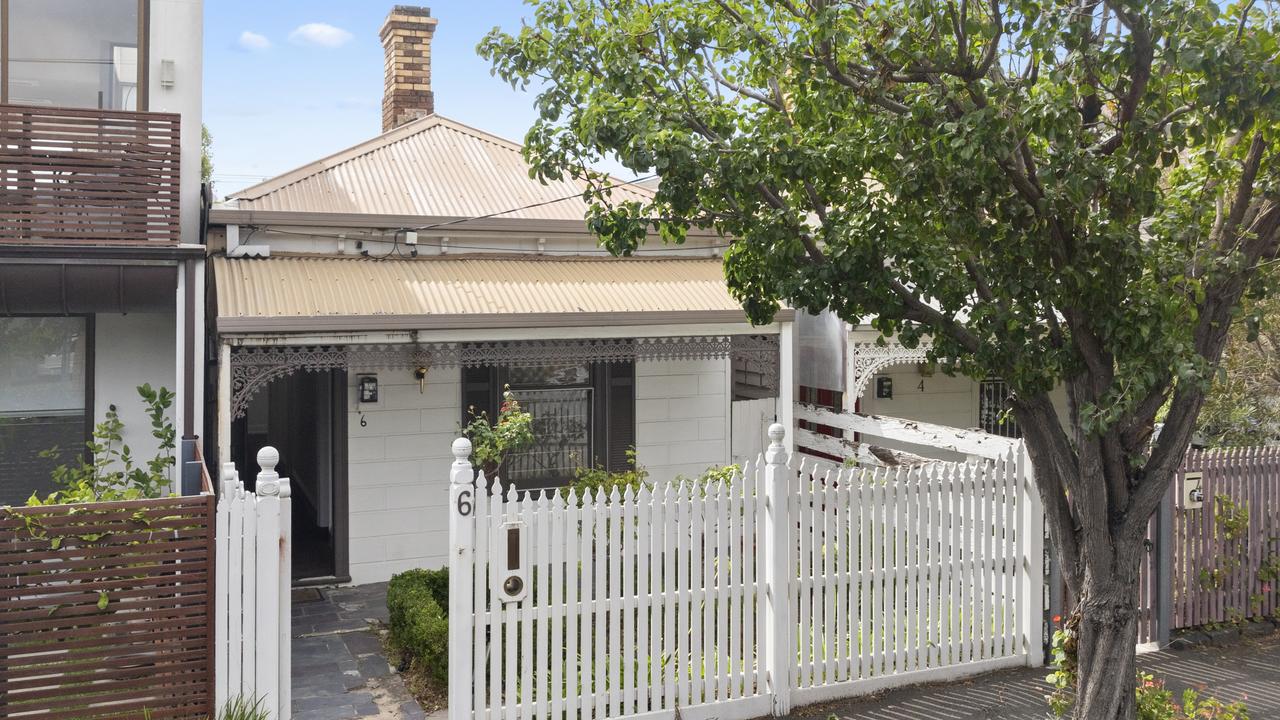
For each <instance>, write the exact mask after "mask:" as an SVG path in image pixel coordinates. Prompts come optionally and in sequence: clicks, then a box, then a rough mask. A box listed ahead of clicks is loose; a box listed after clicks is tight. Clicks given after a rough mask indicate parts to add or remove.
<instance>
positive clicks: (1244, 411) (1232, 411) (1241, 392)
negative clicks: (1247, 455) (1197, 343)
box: [1200, 297, 1280, 447]
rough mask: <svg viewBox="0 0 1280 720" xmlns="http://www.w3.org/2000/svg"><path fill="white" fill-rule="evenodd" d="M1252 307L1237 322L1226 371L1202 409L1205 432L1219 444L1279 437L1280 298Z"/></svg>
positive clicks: (1260, 442)
mask: <svg viewBox="0 0 1280 720" xmlns="http://www.w3.org/2000/svg"><path fill="white" fill-rule="evenodd" d="M1251 310H1252V312H1250V313H1248V314H1247V315H1246V318H1245V320H1246V321H1241V322H1237V323H1236V324H1235V325H1233V326H1232V328H1231V334H1230V336H1229V337H1228V340H1227V347H1226V349H1225V350H1224V351H1223V355H1222V372H1221V373H1219V375H1218V377H1217V379H1216V380H1215V381H1214V383H1213V388H1212V389H1211V390H1210V391H1209V395H1208V397H1206V398H1205V403H1204V409H1203V410H1201V411H1200V433H1201V435H1203V436H1204V439H1205V441H1206V442H1207V443H1208V444H1209V445H1211V446H1214V447H1236V446H1241V445H1267V444H1272V443H1275V442H1277V441H1280V298H1274V297H1273V298H1269V299H1268V300H1266V301H1265V302H1262V303H1258V304H1257V305H1256V306H1255V307H1253V308H1251ZM1253 318H1256V320H1255V321H1252V322H1250V321H1248V320H1251V319H1253Z"/></svg>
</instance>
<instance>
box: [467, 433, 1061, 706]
mask: <svg viewBox="0 0 1280 720" xmlns="http://www.w3.org/2000/svg"><path fill="white" fill-rule="evenodd" d="M769 435H770V439H771V440H772V444H771V445H770V447H769V449H768V451H767V452H766V454H765V457H763V458H761V459H760V460H759V461H757V462H756V463H752V464H748V465H747V466H746V467H744V468H743V469H742V470H741V471H740V472H738V473H736V474H735V475H734V476H733V477H732V478H731V479H730V480H729V481H727V482H712V483H708V484H699V483H682V484H678V485H677V484H662V485H659V486H657V487H656V488H653V489H652V490H651V489H649V488H641V489H640V490H639V491H634V490H628V491H626V492H625V493H618V492H617V491H616V490H615V491H613V492H612V493H611V494H610V495H609V496H607V497H606V496H602V495H599V494H591V493H588V494H587V496H586V497H582V498H579V497H576V496H575V495H574V494H573V493H572V492H568V493H564V492H560V491H553V492H551V493H547V494H542V495H540V496H539V497H536V498H535V497H529V496H517V495H516V494H514V493H512V492H511V491H509V490H508V491H507V493H506V494H505V497H503V494H502V493H501V492H499V491H498V489H497V488H498V484H497V483H495V484H494V485H493V486H492V487H491V488H487V489H486V488H477V487H476V486H475V483H474V477H475V471H474V470H473V469H472V467H471V465H470V463H469V462H468V461H467V457H468V456H469V455H470V451H471V447H470V443H468V442H467V441H466V440H458V441H455V443H454V448H453V449H454V456H455V462H454V465H453V469H452V473H451V480H452V482H451V486H450V487H451V490H450V500H451V509H452V512H451V522H450V537H451V553H450V558H451V560H450V595H449V604H450V612H449V617H450V622H449V632H450V642H449V651H450V657H449V662H450V672H449V678H450V682H449V715H450V718H451V720H481V719H485V720H532V719H533V718H539V719H541V718H554V719H555V720H560V719H561V718H564V719H565V720H586V719H587V718H597V719H599V718H621V717H634V716H652V717H654V718H657V717H663V718H666V717H671V716H673V715H674V713H675V711H676V710H677V708H678V709H679V711H680V714H681V715H682V716H683V717H686V718H690V720H697V719H699V718H712V717H714V718H720V719H722V720H734V719H736V718H751V717H758V716H761V715H767V714H775V715H780V714H784V713H786V712H788V711H789V710H790V708H791V707H792V705H793V703H810V702H819V701H823V700H828V699H833V698H836V697H845V696H851V695H857V694H862V693H867V692H873V691H876V690H879V689H882V688H884V687H888V686H892V685H898V684H907V683H914V682H920V681H924V680H930V679H946V678H954V677H961V676H963V675H967V674H972V673H977V672H985V671H987V670H990V669H994V668H997V667H1006V666H1011V665H1022V664H1039V663H1040V662H1041V657H1040V655H1041V650H1040V637H1039V629H1040V624H1039V616H1040V613H1041V612H1042V602H1043V601H1042V594H1041V585H1042V577H1043V573H1042V567H1041V557H1042V544H1043V540H1042V538H1043V530H1042V528H1043V525H1042V524H1041V523H1042V520H1041V515H1040V511H1039V507H1038V503H1037V498H1036V495H1035V491H1034V489H1033V488H1031V486H1030V483H1029V482H1028V478H1027V477H1026V473H1025V472H1024V471H1023V470H1024V468H1025V464H1024V461H1023V459H1022V458H1020V457H1017V456H1010V457H1008V458H1003V459H1001V460H1000V461H997V462H994V463H973V464H951V463H933V464H929V465H925V466H919V467H913V468H900V469H887V468H876V469H871V470H867V469H858V468H837V467H833V466H829V465H822V464H814V463H812V462H810V461H803V462H799V463H795V464H789V462H788V460H789V458H788V457H787V453H786V450H785V449H784V447H783V445H782V442H781V441H782V438H783V428H782V426H780V425H775V426H773V427H772V428H770V431H769Z"/></svg>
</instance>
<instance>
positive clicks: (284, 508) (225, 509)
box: [214, 447, 292, 720]
mask: <svg viewBox="0 0 1280 720" xmlns="http://www.w3.org/2000/svg"><path fill="white" fill-rule="evenodd" d="M279 462H280V453H278V452H277V451H276V449H275V448H272V447H264V448H262V449H261V450H259V451H258V465H259V466H260V467H261V468H262V471H261V472H259V473H258V476H257V482H256V483H255V485H254V490H253V491H247V490H245V488H244V483H243V482H241V481H240V477H239V473H238V472H237V471H236V468H235V465H233V464H231V463H227V464H226V465H223V467H222V478H221V488H220V490H221V492H220V494H219V496H218V512H217V529H216V542H217V549H216V574H215V580H214V582H215V589H214V598H215V600H214V602H215V607H214V610H215V615H214V642H215V646H214V684H215V693H214V697H215V702H216V703H217V705H216V707H217V708H218V709H219V711H220V710H221V708H222V707H223V705H224V704H225V703H226V702H227V701H228V700H230V699H234V698H236V697H241V698H244V699H246V700H248V701H250V702H252V701H259V702H261V706H262V708H263V709H265V710H266V712H267V713H268V717H270V718H272V720H284V719H285V718H288V717H290V716H291V711H290V702H291V697H290V692H289V675H290V672H291V662H290V657H291V656H290V652H289V638H290V605H291V603H290V594H289V590H290V582H291V580H290V578H291V576H292V572H291V570H292V568H291V565H290V556H291V547H290V535H291V527H290V526H291V519H290V517H291V516H290V507H289V504H290V500H289V480H288V478H282V477H280V476H279V474H277V473H276V470H275V468H276V464H277V463H279Z"/></svg>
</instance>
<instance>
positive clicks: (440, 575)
mask: <svg viewBox="0 0 1280 720" xmlns="http://www.w3.org/2000/svg"><path fill="white" fill-rule="evenodd" d="M387 613H388V619H389V623H388V624H389V625H390V629H391V639H392V640H393V641H394V642H395V643H396V644H397V645H399V646H400V649H401V650H402V651H404V652H405V653H406V654H407V655H408V656H409V659H410V662H411V663H413V664H415V665H417V666H418V667H419V668H420V669H422V670H423V671H425V672H426V674H427V675H429V676H430V677H431V678H433V679H435V680H438V681H440V682H442V683H443V682H448V679H449V569H448V568H440V569H439V570H423V569H417V570H408V571H406V572H403V573H400V574H399V575H394V576H392V578H391V582H390V583H389V584H388V585H387Z"/></svg>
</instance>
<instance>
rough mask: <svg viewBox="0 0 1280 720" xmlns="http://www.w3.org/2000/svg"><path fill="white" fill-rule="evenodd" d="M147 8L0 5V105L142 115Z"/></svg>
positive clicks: (48, 1) (22, 1)
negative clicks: (117, 111) (41, 106)
mask: <svg viewBox="0 0 1280 720" xmlns="http://www.w3.org/2000/svg"><path fill="white" fill-rule="evenodd" d="M150 7H151V3H150V0H0V103H6V104H8V103H12V104H16V105H44V106H51V107H70V108H92V109H99V110H146V109H147V107H148V102H147V100H148V98H147V80H148V72H147V67H148V64H147V63H148V58H149V53H148V47H147V45H148V42H147V41H148V34H149V29H150Z"/></svg>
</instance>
